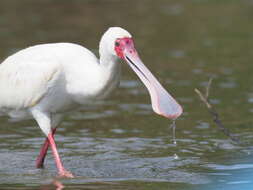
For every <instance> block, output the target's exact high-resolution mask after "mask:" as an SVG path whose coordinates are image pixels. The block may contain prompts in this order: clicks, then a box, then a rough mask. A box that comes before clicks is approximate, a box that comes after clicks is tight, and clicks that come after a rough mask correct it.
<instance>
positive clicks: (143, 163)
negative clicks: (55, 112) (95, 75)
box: [0, 0, 253, 190]
mask: <svg viewBox="0 0 253 190" xmlns="http://www.w3.org/2000/svg"><path fill="white" fill-rule="evenodd" d="M252 10H253V2H252V1H250V0H247V1H246V0H245V1H234V0H231V1H225V0H220V1H211V0H204V1H200V0H183V1H180V2H179V1H175V0H169V1H168V0H156V1H152V0H136V1H124V0H122V1H115V0H108V1H102V0H101V1H98V0H82V1H81V0H73V1H67V0H61V1H57V0H55V1H49V0H43V1H42V0H41V1H40V0H38V1H36V2H35V1H32V0H24V1H18V0H12V1H7V0H3V1H1V2H0V38H1V43H0V57H1V60H3V59H4V58H5V57H7V56H8V55H11V54H13V53H14V52H16V51H18V50H20V49H23V48H25V47H27V46H31V45H35V44H40V43H51V42H73V43H79V44H82V45H84V46H86V47H88V48H89V49H91V50H92V51H93V52H94V53H96V54H97V52H98V50H97V47H98V42H99V40H100V37H101V35H102V34H103V32H104V31H105V30H106V29H107V28H108V27H109V26H122V27H124V28H126V29H127V30H129V31H130V32H131V33H132V34H133V36H134V40H135V43H136V47H137V49H138V51H139V52H140V56H141V57H142V59H143V61H144V63H145V64H146V65H147V66H148V67H149V68H150V70H152V71H153V73H154V74H155V75H156V76H157V78H158V79H159V80H160V81H161V83H162V84H163V85H164V87H165V88H166V89H168V91H169V92H170V93H172V94H173V95H174V97H176V99H177V100H178V101H179V102H180V104H182V105H183V107H184V114H183V116H182V117H180V118H179V119H178V120H177V129H176V138H177V144H176V145H175V144H173V141H172V140H173V139H172V130H171V129H170V128H169V125H170V121H168V120H167V119H165V118H162V117H160V116H158V115H155V114H154V113H153V112H152V109H151V106H150V98H149V95H148V93H147V90H146V89H145V88H144V86H143V85H142V84H141V82H140V81H139V80H138V78H137V77H136V76H135V75H134V74H133V73H132V72H131V71H130V69H129V68H128V67H127V66H125V64H124V63H122V67H123V74H122V75H123V76H122V81H121V85H120V88H119V89H118V90H117V91H115V92H114V94H113V95H112V96H111V97H110V98H109V99H108V100H107V101H103V102H99V103H98V105H94V106H92V107H83V108H81V109H80V110H78V111H75V112H71V113H70V114H68V115H66V116H65V119H64V122H63V123H62V125H61V128H59V130H58V132H57V135H56V141H57V143H58V147H59V153H60V155H61V156H62V159H63V162H64V165H65V167H66V168H67V169H69V170H70V171H72V172H73V173H74V174H75V175H76V176H77V177H76V178H75V179H71V180H69V179H65V180H62V179H60V180H59V179H57V180H56V179H55V176H56V174H57V173H56V168H55V165H54V160H53V158H52V156H51V154H49V155H48V157H47V160H46V167H45V168H44V169H43V170H41V169H36V168H35V160H36V156H37V155H38V153H39V149H40V146H41V144H42V142H43V141H44V136H43V134H42V132H41V131H40V129H39V128H38V127H37V126H36V123H35V122H33V121H23V122H19V123H12V122H11V123H10V122H9V121H8V118H1V120H0V121H1V127H0V139H1V140H0V189H55V186H56V185H53V184H56V183H57V184H59V183H62V184H63V185H64V186H65V187H66V189H124V190H125V189H159V190H161V189H180V190H181V189H203V188H205V189H208V188H209V189H247V188H248V189H251V188H252V186H253V181H252V173H253V162H252V161H253V160H252V144H253V140H252V137H253V135H252V125H253V119H252V114H253V104H252V103H253V88H252V85H251V84H252V82H253V77H252V71H253V64H252V60H253V56H252V55H253V54H252V49H253V35H252V34H253V33H252V31H253V25H252V19H253V14H252ZM210 77H213V78H214V80H213V84H212V87H211V91H210V101H211V103H212V104H213V105H214V106H215V107H216V110H217V111H218V113H219V114H220V117H221V119H222V121H223V123H224V125H225V126H226V127H228V128H229V129H230V130H231V132H232V133H233V134H235V135H236V136H237V137H239V138H240V140H241V143H240V144H238V143H235V142H232V141H231V140H230V139H229V138H227V137H226V136H224V135H223V134H222V133H221V132H220V131H219V130H218V129H217V127H216V125H215V124H214V123H213V121H212V118H211V116H210V115H209V113H208V112H207V110H206V107H205V106H204V104H203V103H202V102H201V101H200V100H199V98H198V96H197V95H196V93H195V92H194V89H195V88H198V89H200V90H203V89H204V87H205V86H206V85H207V82H208V80H209V78H210ZM55 180H56V181H55Z"/></svg>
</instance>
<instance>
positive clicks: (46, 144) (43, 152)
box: [36, 128, 56, 168]
mask: <svg viewBox="0 0 253 190" xmlns="http://www.w3.org/2000/svg"><path fill="white" fill-rule="evenodd" d="M55 131H56V128H54V129H53V130H52V135H53V136H54V134H55ZM48 147H49V141H48V138H46V140H45V142H44V144H43V145H42V147H41V149H40V154H39V156H38V158H37V160H36V167H37V168H43V166H44V160H45V158H46V156H47V150H48Z"/></svg>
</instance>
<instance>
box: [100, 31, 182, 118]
mask: <svg viewBox="0 0 253 190" xmlns="http://www.w3.org/2000/svg"><path fill="white" fill-rule="evenodd" d="M100 51H103V52H100V55H101V54H103V53H106V54H111V55H112V56H113V57H117V58H119V59H122V60H124V61H126V62H127V64H128V65H129V66H130V67H131V68H132V69H133V70H134V71H135V73H136V74H137V75H138V77H139V78H140V79H141V81H142V82H143V83H144V84H145V86H146V87H147V89H148V90H149V93H150V96H151V102H152V108H153V110H154V112H156V113H157V114H159V115H163V116H165V117H167V118H170V119H175V118H177V117H179V116H180V115H181V114H182V107H181V106H180V105H179V104H178V103H177V102H176V100H175V99H174V98H173V97H172V96H171V95H170V94H169V93H168V92H167V91H166V90H165V89H164V88H163V87H162V85H161V84H160V83H159V82H158V81H157V79H156V78H155V77H154V76H153V75H152V73H151V72H150V71H149V70H148V68H147V67H146V66H145V65H144V64H143V63H142V61H141V59H140V58H139V55H138V53H137V51H136V49H135V47H134V42H133V39H132V36H131V34H130V33H129V32H128V31H126V30H124V29H123V28H120V27H111V28H109V29H108V30H107V31H106V32H105V33H104V35H103V36H102V39H101V41H100Z"/></svg>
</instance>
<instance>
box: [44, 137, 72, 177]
mask: <svg viewBox="0 0 253 190" xmlns="http://www.w3.org/2000/svg"><path fill="white" fill-rule="evenodd" d="M47 139H48V141H49V144H50V147H51V150H52V153H53V156H54V159H55V163H56V167H57V168H58V174H59V176H60V177H67V178H73V177H74V176H73V174H72V173H70V172H69V171H67V170H66V169H65V168H64V167H63V164H62V161H61V158H60V156H59V154H58V151H57V147H56V144H55V141H54V136H53V132H51V133H49V134H48V137H47Z"/></svg>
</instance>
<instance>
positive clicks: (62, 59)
mask: <svg viewBox="0 0 253 190" xmlns="http://www.w3.org/2000/svg"><path fill="white" fill-rule="evenodd" d="M99 54H100V59H97V58H96V56H95V55H94V54H93V53H92V52H91V51H89V50H88V49H86V48H84V47H82V46H80V45H77V44H71V43H55V44H43V45H36V46H33V47H29V48H26V49H24V50H21V51H19V52H17V53H16V54H14V55H12V56H10V57H8V58H7V59H6V60H4V61H3V62H2V64H0V89H1V92H0V113H1V114H2V115H3V114H6V115H9V116H10V117H11V118H14V119H16V120H22V119H28V118H34V119H35V120H36V121H37V123H38V125H39V127H40V128H41V129H42V131H43V132H44V133H45V135H46V136H47V137H48V138H47V139H46V141H45V144H44V146H43V147H42V150H41V153H40V156H39V157H38V160H37V167H42V166H43V162H44V158H45V156H46V152H47V148H48V146H49V145H50V146H51V148H52V150H53V154H54V156H55V160H56V165H57V168H58V170H59V174H60V175H61V176H65V177H73V176H72V174H71V173H70V172H67V171H66V170H65V169H64V167H63V165H62V163H61V160H60V157H59V155H58V153H57V150H56V147H55V144H54V137H53V135H54V132H55V128H56V127H57V125H58V123H59V121H60V119H61V116H62V113H64V112H66V111H69V110H71V109H73V108H75V107H77V106H78V105H85V104H90V103H92V102H94V101H96V100H98V99H102V98H105V97H106V96H107V95H108V94H109V93H110V92H111V91H112V90H113V89H114V88H115V87H116V86H117V85H118V83H119V79H120V63H118V62H117V60H118V59H119V58H121V59H124V60H125V61H127V63H128V64H129V65H130V66H131V67H132V68H133V70H134V71H135V72H136V73H137V75H138V76H139V77H140V78H141V80H142V81H143V82H144V84H145V85H146V86H147V88H148V90H149V91H150V95H151V101H152V106H153V108H154V111H155V112H157V113H159V114H161V115H164V116H166V117H168V118H176V117H178V116H179V115H180V114H181V113H182V109H181V107H180V106H179V105H178V104H177V102H176V101H175V100H174V99H173V98H172V97H171V96H170V95H169V94H168V93H167V92H166V91H165V90H164V89H163V88H162V86H161V85H160V84H159V82H158V81H157V80H156V79H155V77H154V76H153V75H152V74H151V73H150V71H149V70H148V69H147V68H146V67H145V66H144V65H143V64H142V63H141V61H140V59H139V57H138V54H137V52H136V50H135V48H134V46H133V41H132V38H131V35H130V34H129V33H128V32H127V31H126V30H124V29H122V28H119V27H112V28H109V29H108V30H107V31H106V32H105V34H104V35H103V36H102V38H101V41H100V44H99Z"/></svg>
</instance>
